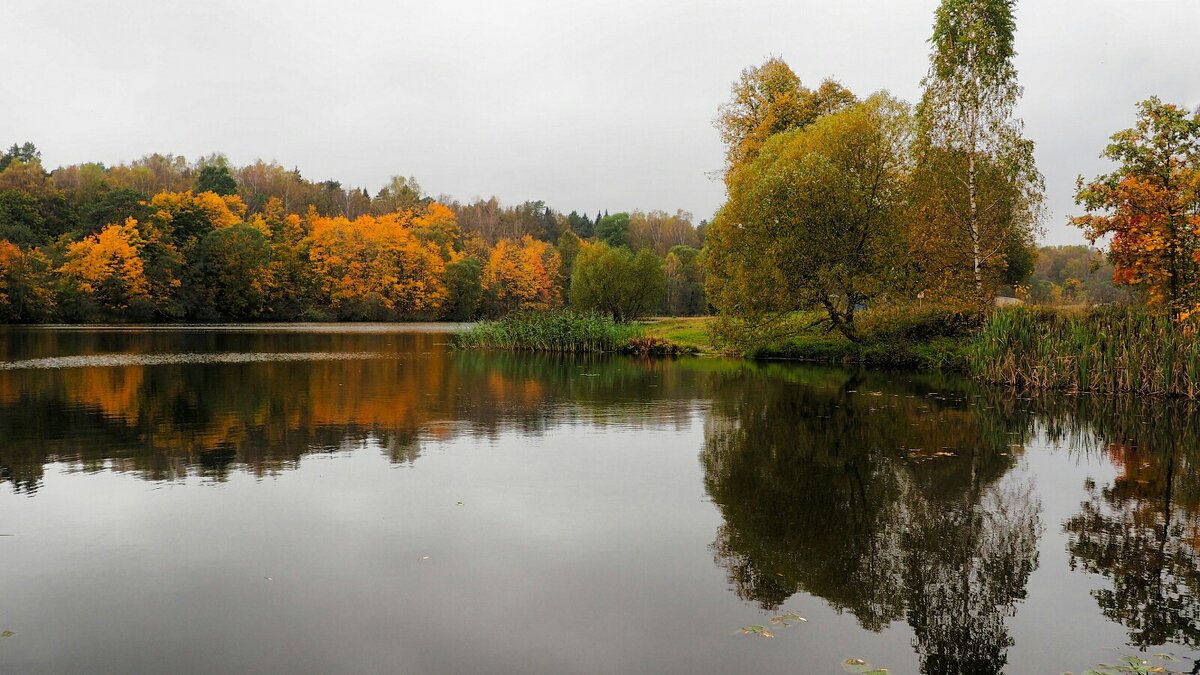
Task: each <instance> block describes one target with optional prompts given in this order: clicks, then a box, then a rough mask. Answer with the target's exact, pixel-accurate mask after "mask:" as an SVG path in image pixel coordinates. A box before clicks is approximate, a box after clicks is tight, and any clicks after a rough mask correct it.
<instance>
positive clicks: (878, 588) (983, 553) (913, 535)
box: [701, 367, 1041, 673]
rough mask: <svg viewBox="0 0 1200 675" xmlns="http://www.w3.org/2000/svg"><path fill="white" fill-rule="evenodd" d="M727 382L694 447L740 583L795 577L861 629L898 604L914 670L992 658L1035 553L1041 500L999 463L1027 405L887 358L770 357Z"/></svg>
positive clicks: (985, 665)
mask: <svg viewBox="0 0 1200 675" xmlns="http://www.w3.org/2000/svg"><path fill="white" fill-rule="evenodd" d="M960 386H961V385H960ZM722 388H723V389H724V391H722V392H721V393H720V394H718V395H717V396H716V405H715V409H714V411H713V415H712V418H711V419H710V421H709V427H708V433H707V441H706V444H705V448H704V451H703V453H702V456H701V458H702V462H703V465H704V468H705V476H706V484H707V488H708V492H709V494H710V495H711V496H712V498H713V500H714V501H715V502H716V503H717V505H718V506H719V507H720V509H721V511H722V515H723V516H724V518H725V525H724V526H723V527H722V528H721V530H720V531H719V532H718V534H717V539H716V542H715V543H714V545H713V548H714V550H715V551H716V556H717V560H718V561H719V562H720V563H721V564H722V565H724V566H725V567H726V568H727V569H728V573H729V580H730V582H731V584H732V585H733V587H734V589H735V590H736V591H737V593H738V594H739V595H741V596H742V597H744V598H746V599H748V600H753V601H755V602H757V603H759V604H760V605H761V606H763V607H764V608H767V609H773V608H776V607H778V606H780V605H781V604H782V603H783V602H784V601H785V600H786V599H787V598H789V597H790V596H792V595H793V594H795V593H797V592H801V591H803V592H806V593H810V594H813V595H816V596H819V597H821V598H823V599H825V600H826V601H827V602H828V603H830V604H831V605H832V606H834V607H835V608H837V609H839V610H842V611H846V612H850V613H851V614H853V615H854V616H855V617H856V618H857V619H858V621H859V623H860V624H861V625H862V626H863V627H864V628H867V629H869V630H872V631H879V630H882V629H883V628H885V627H886V626H887V625H888V624H890V623H891V622H893V621H896V620H899V619H901V618H903V619H905V620H907V622H908V623H909V625H910V626H911V627H912V629H913V631H914V633H915V644H914V647H915V648H916V650H917V652H918V653H919V654H920V657H921V662H922V672H926V673H952V672H953V673H959V672H969V673H994V672H1000V671H1001V670H1002V669H1003V667H1004V665H1005V663H1006V656H1005V652H1006V649H1007V647H1009V646H1010V645H1011V644H1012V639H1011V637H1010V636H1009V635H1008V632H1007V630H1006V627H1005V620H1006V619H1007V618H1008V617H1010V616H1012V614H1013V613H1014V611H1015V606H1016V603H1017V602H1018V601H1019V600H1021V599H1022V598H1024V597H1025V586H1026V583H1027V581H1028V579H1029V575H1030V574H1031V572H1032V571H1033V570H1034V569H1035V568H1036V567H1037V564H1038V552H1037V543H1038V533H1039V530H1040V527H1041V522H1040V513H1041V506H1040V503H1039V502H1038V501H1037V500H1036V499H1035V498H1033V496H1032V490H1031V486H1030V485H1029V483H1028V481H1027V480H1025V479H1019V478H1011V477H1007V476H1006V474H1007V472H1009V470H1010V469H1011V468H1012V467H1013V466H1014V465H1015V463H1016V462H1017V461H1018V458H1019V457H1020V454H1021V451H1022V449H1021V446H1020V444H1019V441H1021V440H1022V438H1023V437H1024V434H1025V433H1026V430H1027V426H1028V425H1027V424H1025V423H1023V420H1025V416H1024V415H1023V414H1014V411H1005V412H1003V413H998V412H996V413H989V412H987V410H986V408H987V406H986V405H985V404H983V403H982V402H981V401H980V399H977V398H975V397H974V396H973V395H972V392H969V391H963V390H961V389H956V388H952V387H950V383H949V382H948V381H938V380H933V379H918V380H916V381H900V380H896V381H889V379H888V376H887V375H885V374H872V373H847V372H842V371H794V370H789V369H786V368H782V367H780V368H775V369H774V370H773V371H772V369H771V368H765V369H760V370H759V371H757V372H754V373H747V376H746V377H741V378H731V379H728V380H726V381H724V382H723V383H722Z"/></svg>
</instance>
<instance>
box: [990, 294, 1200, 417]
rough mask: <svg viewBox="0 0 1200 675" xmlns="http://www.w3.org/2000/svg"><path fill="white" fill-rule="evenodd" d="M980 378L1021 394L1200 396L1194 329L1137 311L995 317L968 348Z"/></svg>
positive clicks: (1024, 312)
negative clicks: (1055, 391) (1026, 391)
mask: <svg viewBox="0 0 1200 675" xmlns="http://www.w3.org/2000/svg"><path fill="white" fill-rule="evenodd" d="M966 359H967V368H968V370H969V371H970V372H971V374H973V375H975V376H976V377H979V378H980V379H983V380H986V381H989V382H995V383H1000V384H1007V385H1011V386H1015V387H1018V388H1024V389H1039V390H1040V389H1060V390H1063V391H1068V392H1090V393H1098V394H1118V393H1120V394H1138V395H1143V396H1182V397H1185V398H1188V399H1196V398H1200V337H1198V336H1197V334H1196V327H1195V325H1189V324H1184V325H1177V324H1174V323H1173V322H1172V321H1171V320H1170V319H1168V318H1167V317H1163V316H1158V315H1155V314H1151V313H1149V312H1147V311H1146V310H1145V309H1142V308H1138V307H1107V308H1101V309H1096V310H1092V311H1088V312H1075V313H1067V312H1061V311H1049V310H1039V309H1030V308H1024V307H1019V308H1013V309H1005V310H1000V311H997V312H995V313H993V314H992V316H991V317H990V319H989V320H988V321H987V322H986V323H985V324H984V326H983V328H982V329H981V330H980V331H979V332H978V333H977V334H976V335H975V337H974V338H973V339H972V341H971V344H970V345H969V346H968V349H967V354H966Z"/></svg>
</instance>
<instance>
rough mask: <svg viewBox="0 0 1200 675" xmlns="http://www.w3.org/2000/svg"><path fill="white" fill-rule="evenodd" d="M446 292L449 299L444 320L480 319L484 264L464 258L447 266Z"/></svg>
mask: <svg viewBox="0 0 1200 675" xmlns="http://www.w3.org/2000/svg"><path fill="white" fill-rule="evenodd" d="M446 290H447V291H448V292H449V297H448V298H447V300H446V305H445V307H444V309H443V312H444V314H443V318H445V319H447V320H449V321H471V320H472V319H475V318H476V317H478V316H479V303H480V302H481V301H482V300H483V264H482V263H480V262H479V261H478V260H476V259H475V258H463V259H462V260H456V261H455V262H452V263H449V264H448V265H446Z"/></svg>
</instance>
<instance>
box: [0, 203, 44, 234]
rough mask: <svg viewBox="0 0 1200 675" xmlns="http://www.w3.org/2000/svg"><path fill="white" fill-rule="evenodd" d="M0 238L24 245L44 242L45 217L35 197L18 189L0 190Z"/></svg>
mask: <svg viewBox="0 0 1200 675" xmlns="http://www.w3.org/2000/svg"><path fill="white" fill-rule="evenodd" d="M0 239H7V240H8V241H11V242H13V243H16V244H22V245H25V246H36V245H39V244H43V243H45V242H46V219H45V217H44V216H42V208H41V204H40V203H39V202H38V200H37V198H36V197H34V196H32V195H29V194H26V193H25V192H21V191H18V190H4V191H0Z"/></svg>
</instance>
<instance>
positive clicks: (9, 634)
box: [0, 630, 16, 638]
mask: <svg viewBox="0 0 1200 675" xmlns="http://www.w3.org/2000/svg"><path fill="white" fill-rule="evenodd" d="M14 635H16V633H14V632H12V631H11V630H6V631H4V632H3V633H0V638H10V637H12V636H14Z"/></svg>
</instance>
